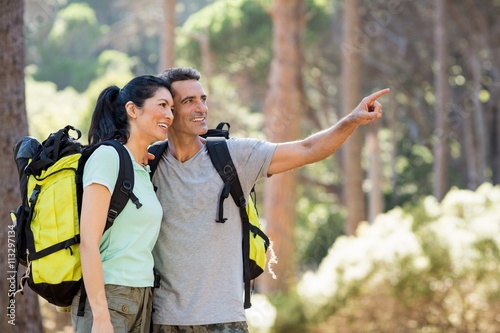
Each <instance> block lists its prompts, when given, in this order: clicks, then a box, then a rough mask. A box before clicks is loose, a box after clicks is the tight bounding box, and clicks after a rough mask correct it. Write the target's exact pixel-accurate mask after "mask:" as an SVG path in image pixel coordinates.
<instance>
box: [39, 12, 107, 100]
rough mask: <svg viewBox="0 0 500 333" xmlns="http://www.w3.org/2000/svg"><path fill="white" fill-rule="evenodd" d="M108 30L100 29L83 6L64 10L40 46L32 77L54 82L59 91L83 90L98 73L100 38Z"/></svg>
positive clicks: (93, 15) (92, 15)
mask: <svg viewBox="0 0 500 333" xmlns="http://www.w3.org/2000/svg"><path fill="white" fill-rule="evenodd" d="M106 30H107V28H106V27H105V26H100V25H99V24H98V22H97V19H96V17H95V13H94V10H93V9H92V8H90V7H89V6H88V5H87V4H84V3H75V4H71V5H69V6H68V7H66V8H64V9H61V10H60V11H59V13H58V16H57V19H56V21H55V22H54V24H53V26H52V29H51V31H50V34H49V36H48V39H47V41H46V42H45V43H43V45H41V46H40V47H39V56H40V59H39V61H38V62H37V70H36V72H35V73H34V75H33V78H34V79H35V80H37V81H51V82H54V83H56V85H57V88H58V89H64V88H65V87H68V86H71V87H73V88H74V89H76V90H77V91H79V92H82V91H84V90H85V89H86V88H87V86H88V84H89V82H90V81H92V80H93V79H94V78H95V77H96V75H97V72H98V70H99V67H98V63H96V61H95V59H96V57H97V55H98V54H99V52H100V51H99V49H98V46H99V38H100V37H102V36H103V35H104V34H105V33H106Z"/></svg>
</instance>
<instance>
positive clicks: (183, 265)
mask: <svg viewBox="0 0 500 333" xmlns="http://www.w3.org/2000/svg"><path fill="white" fill-rule="evenodd" d="M227 143H228V148H229V152H230V154H231V157H232V159H233V162H234V164H235V167H236V170H237V172H238V177H239V179H240V182H241V186H242V188H243V192H244V193H245V195H246V197H247V198H248V195H249V192H250V190H251V188H252V186H253V185H254V184H255V182H256V181H257V180H259V179H260V178H262V177H266V176H267V171H268V168H269V165H270V163H271V159H272V156H273V154H274V150H275V149H276V144H272V143H268V142H264V141H259V140H255V139H236V138H233V139H230V140H228V141H227ZM153 183H154V184H155V185H156V186H157V187H158V190H157V196H158V198H159V200H160V202H161V204H162V206H163V220H162V226H161V230H160V235H159V237H158V241H157V243H156V246H155V249H154V251H153V256H154V259H155V270H156V271H157V273H159V274H160V288H158V289H155V292H154V301H153V309H154V312H153V322H154V323H155V324H162V325H207V324H215V323H227V322H236V321H244V320H245V312H244V309H243V260H242V252H241V251H242V250H241V244H242V243H241V242H242V230H241V219H240V216H239V209H238V207H237V206H236V204H235V203H234V201H233V199H232V197H231V196H229V197H228V198H227V199H226V200H225V201H224V217H225V218H227V221H226V222H225V223H217V222H215V219H216V217H217V208H218V202H219V197H220V193H221V190H222V187H223V182H222V178H221V177H220V176H219V174H218V173H217V171H216V170H215V168H214V167H213V164H212V162H211V160H210V156H209V155H208V151H207V149H206V146H205V147H203V148H202V149H201V150H200V151H199V152H198V153H197V154H196V155H194V156H193V157H192V158H191V159H189V160H188V161H186V162H184V163H181V162H179V161H178V160H176V159H175V158H174V157H173V156H172V155H171V154H169V153H165V154H163V156H162V160H161V162H160V164H159V165H158V169H157V170H156V172H155V175H154V177H153Z"/></svg>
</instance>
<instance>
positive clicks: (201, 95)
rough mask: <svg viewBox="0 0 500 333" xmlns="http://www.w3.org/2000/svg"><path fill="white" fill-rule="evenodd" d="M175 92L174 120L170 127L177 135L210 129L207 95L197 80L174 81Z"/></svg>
mask: <svg viewBox="0 0 500 333" xmlns="http://www.w3.org/2000/svg"><path fill="white" fill-rule="evenodd" d="M172 90H173V93H174V116H175V117H174V122H173V124H172V126H171V127H170V130H173V132H175V133H176V134H177V135H179V134H190V135H196V136H198V135H202V134H205V133H206V132H207V131H208V126H207V120H206V118H207V111H208V108H207V95H206V94H205V92H204V91H203V87H202V86H201V83H200V82H199V81H197V80H186V81H176V82H174V83H172Z"/></svg>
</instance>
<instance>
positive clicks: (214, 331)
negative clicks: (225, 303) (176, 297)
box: [153, 321, 248, 333]
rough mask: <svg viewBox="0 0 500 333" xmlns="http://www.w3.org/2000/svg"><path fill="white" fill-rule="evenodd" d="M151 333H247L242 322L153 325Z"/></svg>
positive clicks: (245, 325) (246, 327)
mask: <svg viewBox="0 0 500 333" xmlns="http://www.w3.org/2000/svg"><path fill="white" fill-rule="evenodd" d="M153 333H248V325H247V323H246V322H244V321H239V322H234V323H221V324H211V325H198V326H171V325H153Z"/></svg>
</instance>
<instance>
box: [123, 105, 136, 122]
mask: <svg viewBox="0 0 500 333" xmlns="http://www.w3.org/2000/svg"><path fill="white" fill-rule="evenodd" d="M125 110H127V114H128V116H129V117H130V118H132V119H135V118H137V107H136V106H135V104H134V102H132V101H128V102H127V104H125Z"/></svg>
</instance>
